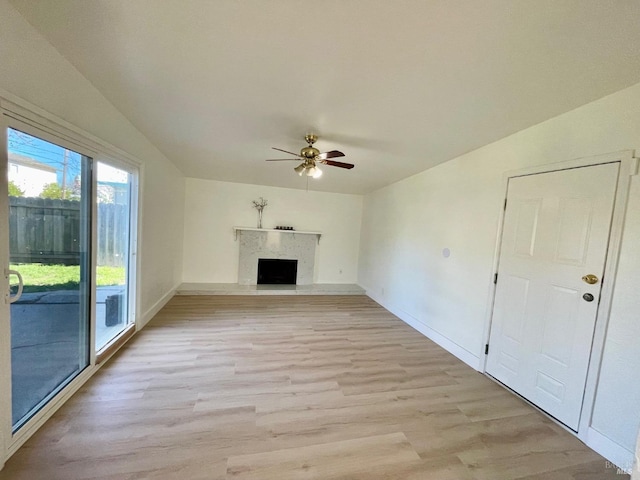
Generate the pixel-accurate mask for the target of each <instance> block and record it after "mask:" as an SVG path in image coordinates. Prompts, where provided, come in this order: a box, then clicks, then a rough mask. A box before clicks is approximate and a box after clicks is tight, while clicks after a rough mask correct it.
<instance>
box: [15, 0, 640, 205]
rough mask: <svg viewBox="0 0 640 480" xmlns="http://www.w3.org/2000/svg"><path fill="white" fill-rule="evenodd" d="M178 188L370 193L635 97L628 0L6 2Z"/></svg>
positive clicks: (633, 27) (639, 13)
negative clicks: (307, 156)
mask: <svg viewBox="0 0 640 480" xmlns="http://www.w3.org/2000/svg"><path fill="white" fill-rule="evenodd" d="M12 3H13V4H14V5H15V6H16V8H17V9H18V10H19V11H20V12H21V13H22V14H23V15H24V16H25V17H26V18H27V20H28V21H29V22H30V23H31V24H32V25H34V27H35V28H36V29H38V30H39V31H40V32H41V33H42V35H44V36H45V37H46V38H47V39H48V40H49V42H50V43H52V44H53V45H54V46H55V47H56V48H57V49H58V50H59V51H60V52H61V53H62V54H63V55H64V56H65V57H66V58H67V59H68V60H69V61H70V62H71V63H72V64H73V65H74V66H75V67H76V68H77V69H78V70H79V71H80V72H81V73H82V74H83V75H84V76H85V77H86V78H87V79H89V80H90V81H91V82H92V83H93V85H95V86H96V88H98V89H99V90H100V91H101V92H102V93H103V95H105V97H106V98H107V99H109V101H111V102H112V103H113V104H114V105H115V106H116V107H117V108H118V109H119V110H120V111H121V112H122V113H123V114H124V115H125V116H126V117H127V118H129V119H130V121H131V122H132V123H133V124H134V125H135V126H136V127H137V128H138V129H139V130H140V131H141V132H143V133H144V134H145V135H146V136H147V137H148V138H149V139H150V140H151V142H153V143H154V144H155V145H156V146H157V147H158V148H159V149H160V150H161V151H162V152H163V153H164V154H165V155H166V156H167V157H168V158H169V159H171V160H172V161H173V162H174V163H175V164H176V165H177V166H178V168H180V170H181V171H182V172H183V173H184V174H185V175H187V176H190V177H198V178H208V179H217V180H223V181H230V182H242V183H255V184H263V185H274V186H282V187H291V188H305V186H306V183H305V180H306V178H300V177H298V176H297V175H296V174H295V173H294V171H293V167H294V166H296V165H297V163H295V162H278V163H267V162H264V159H266V158H281V157H282V156H283V155H282V154H279V153H278V152H275V151H272V150H271V149H270V148H271V147H272V146H277V147H280V148H284V149H286V150H292V151H296V152H297V151H299V149H300V148H301V147H303V146H304V141H303V136H304V134H305V133H307V132H308V131H313V132H316V133H318V134H319V135H320V140H319V141H318V143H317V145H316V146H317V147H318V148H319V149H320V150H321V151H326V150H330V149H339V150H342V151H343V152H344V153H345V154H346V155H347V156H346V158H345V159H343V160H344V161H347V162H352V163H355V165H356V167H355V168H354V169H353V170H342V169H338V168H332V167H324V168H323V170H324V172H325V174H324V176H323V177H322V178H321V179H318V180H312V181H310V185H309V188H310V189H314V190H323V191H330V192H344V193H365V192H369V191H372V190H375V189H376V188H379V187H381V186H384V185H387V184H389V183H392V182H394V181H397V180H400V179H402V178H405V177H407V176H410V175H412V174H414V173H417V172H420V171H422V170H425V169H427V168H429V167H432V166H434V165H437V164H438V163H441V162H444V161H446V160H449V159H451V158H454V157H456V156H458V155H460V154H462V153H465V152H468V151H470V150H473V149H475V148H478V147H480V146H482V145H486V144H488V143H491V142H492V141H495V140H497V139H500V138H502V137H505V136H507V135H509V134H511V133H514V132H517V131H519V130H522V129H524V128H527V127H529V126H531V125H534V124H536V123H539V122H541V121H543V120H546V119H548V118H551V117H554V116H556V115H558V114H561V113H563V112H566V111H568V110H571V109H573V108H576V107H578V106H580V105H583V104H585V103H588V102H590V101H592V100H595V99H597V98H600V97H603V96H605V95H607V94H609V93H613V92H615V91H617V90H620V89H622V88H625V87H627V86H630V85H633V84H635V83H638V82H640V27H639V23H638V20H639V19H640V0H528V1H525V0H490V1H489V0H482V1H479V0H441V1H433V0H429V1H428V0H393V1H392V0H324V1H304V0H244V1H238V0H209V1H206V0H135V1H132V0H56V1H48V2H45V1H42V0H13V1H12Z"/></svg>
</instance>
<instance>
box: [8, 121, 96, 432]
mask: <svg viewBox="0 0 640 480" xmlns="http://www.w3.org/2000/svg"><path fill="white" fill-rule="evenodd" d="M8 150H9V152H8V153H9V155H8V157H9V162H8V176H9V251H10V263H11V269H12V270H16V271H17V272H19V273H20V274H21V276H22V278H23V285H24V289H23V293H22V296H21V297H20V298H19V299H18V300H17V301H16V302H15V303H13V304H11V309H10V315H11V388H12V425H13V430H14V432H15V431H16V430H18V429H19V428H20V427H21V426H22V425H24V424H25V423H26V422H27V421H28V420H29V419H30V418H31V417H32V416H33V415H34V414H35V413H36V412H37V411H38V410H40V409H41V408H42V407H43V406H44V405H46V404H47V402H48V401H49V400H50V399H51V398H53V397H54V396H55V395H56V394H57V393H58V392H59V391H60V390H61V389H62V388H63V387H64V386H65V385H67V384H68V383H69V382H70V381H71V380H72V379H73V378H75V377H76V376H77V375H78V374H79V373H80V372H81V371H82V370H83V369H84V368H85V367H87V366H88V365H89V322H90V311H89V302H88V299H89V293H90V255H89V248H90V241H89V239H90V226H91V222H90V212H91V208H90V207H91V197H92V196H91V191H90V189H91V163H92V161H91V159H90V158H89V157H86V156H83V155H81V154H79V153H77V152H74V151H72V150H69V149H66V148H63V147H60V146H58V145H55V144H53V143H50V142H47V141H45V140H42V139H39V138H37V137H34V136H32V135H28V134H26V133H23V132H20V131H18V130H13V129H9V130H8ZM13 278H15V277H12V279H13ZM11 288H12V293H13V294H15V293H17V292H16V290H17V286H16V285H12V287H11Z"/></svg>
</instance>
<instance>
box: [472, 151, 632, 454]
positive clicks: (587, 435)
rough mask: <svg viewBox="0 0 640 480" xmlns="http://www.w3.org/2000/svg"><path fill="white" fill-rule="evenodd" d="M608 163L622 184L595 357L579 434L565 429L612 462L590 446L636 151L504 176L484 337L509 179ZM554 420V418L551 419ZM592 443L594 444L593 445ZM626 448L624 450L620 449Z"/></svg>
mask: <svg viewBox="0 0 640 480" xmlns="http://www.w3.org/2000/svg"><path fill="white" fill-rule="evenodd" d="M606 163H619V165H620V166H619V170H618V182H617V186H616V192H615V196H614V205H613V212H612V216H611V227H610V230H609V244H608V247H607V254H606V259H605V265H604V275H603V280H604V281H603V283H602V289H601V293H600V303H599V305H598V310H597V314H596V321H595V326H594V333H593V342H592V344H591V356H590V359H589V365H588V368H587V377H586V384H585V392H584V397H583V400H582V405H581V412H580V420H579V422H578V431H577V432H574V431H573V430H571V429H568V428H566V427H565V429H566V430H567V431H569V432H571V433H572V434H574V435H576V436H577V437H578V438H579V439H580V440H582V441H583V442H585V443H586V444H587V445H588V446H590V447H591V448H593V449H594V450H596V451H597V452H599V453H601V454H603V455H604V456H606V457H607V458H610V459H611V456H614V455H615V452H612V449H611V448H608V449H606V453H605V452H604V450H605V449H603V448H602V446H601V445H599V444H598V445H596V444H593V443H594V442H589V440H590V439H591V438H593V437H594V436H593V433H592V432H590V431H592V430H593V429H592V428H591V420H592V416H593V408H594V403H595V397H596V391H597V387H598V381H599V376H600V368H601V364H602V354H603V350H604V344H605V339H606V332H607V327H608V324H609V316H610V313H611V304H612V300H613V291H614V287H615V280H616V273H617V270H618V262H619V259H620V247H621V244H622V233H623V231H624V226H625V219H626V213H627V204H628V198H629V189H630V186H631V177H632V176H634V175H638V163H639V161H638V158H635V157H634V151H633V150H623V151H619V152H613V153H607V154H603V155H595V156H590V157H583V158H578V159H574V160H569V161H565V162H559V163H551V164H544V165H538V166H534V167H529V168H523V169H517V170H510V171H507V172H505V173H504V175H503V178H502V190H501V191H502V192H503V196H501V197H500V206H499V208H500V215H499V220H498V229H497V232H496V243H495V249H494V255H493V263H492V265H493V268H492V270H491V281H490V289H489V299H488V308H487V313H486V318H485V328H484V334H483V345H485V344H488V343H489V336H490V333H491V323H492V319H493V313H494V302H495V294H496V285H495V284H494V283H493V275H494V273H495V272H497V271H498V265H499V262H500V247H501V244H502V233H503V228H504V216H505V210H506V209H505V206H504V205H505V204H504V202H505V201H506V198H507V193H508V190H507V189H508V184H509V179H511V178H515V177H523V176H529V175H538V174H541V173H549V172H557V171H561V170H570V169H574V168H581V167H590V166H595V165H602V164H606ZM486 366H487V355H484V358H483V359H481V361H480V371H481V372H483V373H484V374H485V375H486V374H487V372H486ZM549 417H550V418H553V417H551V416H549ZM590 443H592V444H593V445H592V444H590ZM620 448H622V447H620Z"/></svg>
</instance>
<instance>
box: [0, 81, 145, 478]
mask: <svg viewBox="0 0 640 480" xmlns="http://www.w3.org/2000/svg"><path fill="white" fill-rule="evenodd" d="M8 128H14V129H16V130H20V131H23V132H25V133H27V134H30V135H33V136H35V137H38V138H41V139H42V140H45V141H49V142H51V143H54V144H56V145H59V146H61V147H63V148H69V149H70V150H74V151H75V152H78V153H80V154H81V155H85V156H87V157H90V158H91V159H92V165H93V168H92V170H93V171H94V174H93V175H91V182H92V192H93V193H92V198H91V212H92V214H91V228H90V230H91V241H90V244H91V247H90V248H91V258H90V268H89V270H90V275H91V278H92V281H91V287H90V294H89V311H90V319H89V322H90V323H89V329H90V338H89V365H88V366H87V367H85V368H84V370H83V371H81V372H80V373H79V374H78V375H77V376H76V377H75V378H74V379H73V380H71V381H70V382H69V383H68V384H67V385H66V386H65V387H64V388H63V389H62V390H61V391H60V392H59V393H58V394H57V395H56V396H55V397H53V398H52V399H51V401H50V402H49V403H48V404H47V405H45V406H44V407H43V408H42V409H41V410H40V411H38V412H37V413H36V414H35V415H33V417H32V418H31V419H30V420H29V421H27V422H26V423H25V424H24V425H23V426H22V427H21V428H20V430H18V431H17V432H15V433H12V422H11V336H10V334H11V324H10V309H9V304H8V302H6V301H5V292H8V291H9V281H8V280H7V278H6V277H5V275H4V268H5V267H6V268H8V267H9V235H8V229H7V228H5V226H6V225H8V215H9V203H8V178H7V175H6V168H7V166H8V142H7V129H8ZM0 129H1V130H2V132H1V133H0V226H1V227H2V228H0V266H1V268H0V290H1V291H2V296H1V298H0V469H2V467H3V466H4V463H5V462H6V460H7V459H8V458H9V457H10V456H11V455H13V453H15V452H16V451H17V450H18V449H19V448H20V447H21V446H22V445H23V444H24V443H25V442H26V441H27V440H28V439H29V438H30V437H31V436H32V435H33V434H34V433H35V432H36V431H37V430H38V429H39V428H40V427H41V426H42V425H43V424H44V423H45V422H46V421H47V420H48V419H49V418H50V417H51V416H52V415H53V414H54V413H55V412H56V411H57V410H58V409H59V408H60V407H61V406H62V405H63V404H64V403H65V402H66V401H67V400H68V399H69V398H70V397H71V396H72V395H73V394H74V393H75V392H76V391H77V390H78V389H79V388H80V387H81V386H82V385H83V384H84V383H85V382H86V381H87V380H88V379H89V378H91V376H92V375H93V374H94V373H95V372H96V371H97V370H98V369H99V368H100V366H101V365H102V364H103V363H101V364H100V365H98V363H97V355H96V344H95V331H96V328H95V327H96V302H95V300H96V282H95V278H96V262H97V249H96V246H97V245H96V243H97V235H96V231H97V223H96V220H97V217H96V213H97V206H96V205H97V202H96V201H95V198H96V182H97V179H96V175H95V164H96V163H97V162H102V163H106V164H109V165H113V166H116V167H118V168H123V169H125V170H127V171H128V172H129V173H131V174H132V179H133V180H132V185H131V187H132V189H131V190H132V193H131V206H130V214H131V219H132V220H131V223H130V230H131V231H130V234H131V238H130V249H131V250H130V253H129V257H130V259H129V261H130V262H132V263H131V270H133V278H131V279H130V281H129V293H130V299H129V302H130V304H129V319H130V324H132V325H133V326H132V327H130V330H131V334H133V333H134V332H135V330H137V329H138V328H139V326H138V324H139V321H140V311H139V305H140V302H139V298H140V297H139V295H140V286H139V275H138V274H137V272H139V269H140V255H139V254H138V244H139V241H140V228H141V226H140V223H141V222H140V221H139V219H140V218H141V210H140V202H139V198H140V195H141V192H140V189H141V182H140V176H141V169H142V165H141V162H139V161H138V160H137V159H136V158H135V157H132V156H131V155H129V154H127V153H126V152H124V151H122V150H120V149H118V148H116V147H113V146H112V145H110V144H108V143H106V142H104V141H103V140H101V139H99V138H97V137H94V136H92V135H91V134H89V133H87V132H85V131H83V130H81V129H79V128H77V127H75V126H73V125H72V124H69V123H68V122H66V121H64V120H62V119H59V118H57V117H55V116H54V115H51V114H49V113H48V112H46V111H44V110H42V109H39V108H38V107H35V106H33V105H31V104H29V103H28V102H25V101H23V100H21V99H20V98H18V97H15V96H13V95H10V94H8V93H6V92H2V91H0ZM122 344H124V341H122V342H119V343H118V344H117V345H115V347H116V348H112V349H111V350H110V351H109V352H108V355H103V358H101V361H102V360H105V359H106V358H108V357H109V356H111V355H112V354H113V353H115V350H117V348H119V347H120V346H121V345H122Z"/></svg>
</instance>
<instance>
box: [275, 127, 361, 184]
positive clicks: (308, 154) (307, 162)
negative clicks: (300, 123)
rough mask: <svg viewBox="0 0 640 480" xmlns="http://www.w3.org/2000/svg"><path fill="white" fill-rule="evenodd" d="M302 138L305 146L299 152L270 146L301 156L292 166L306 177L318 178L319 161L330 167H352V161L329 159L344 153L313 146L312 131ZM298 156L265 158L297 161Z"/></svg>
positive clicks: (319, 171) (279, 160)
mask: <svg viewBox="0 0 640 480" xmlns="http://www.w3.org/2000/svg"><path fill="white" fill-rule="evenodd" d="M304 140H305V141H306V142H307V144H308V145H307V146H306V147H304V148H303V149H302V150H300V153H299V154H298V153H293V152H288V151H286V150H282V149H281V148H276V147H272V148H273V149H274V150H278V151H279V152H284V153H288V154H289V155H294V156H296V157H298V158H301V159H302V160H303V162H302V163H301V164H300V165H298V166H297V167H295V168H294V170H295V171H296V173H297V174H298V175H300V176H302V174H304V173H306V174H307V176H308V177H313V178H318V177H320V176H321V175H322V170H320V168H318V165H317V164H319V163H321V164H322V165H329V166H331V167H339V168H347V169H351V168H353V167H354V165H353V164H352V163H344V162H336V161H335V160H331V159H332V158H338V157H344V153H342V152H339V151H338V150H331V151H330V152H325V153H320V150H318V149H317V148H315V147H314V146H313V144H314V143H316V140H318V136H317V135H314V134H313V133H308V134H307V135H305V136H304ZM298 158H271V159H269V160H267V162H287V161H291V160H294V161H298Z"/></svg>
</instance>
